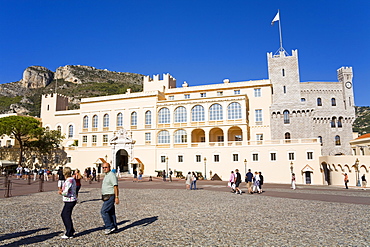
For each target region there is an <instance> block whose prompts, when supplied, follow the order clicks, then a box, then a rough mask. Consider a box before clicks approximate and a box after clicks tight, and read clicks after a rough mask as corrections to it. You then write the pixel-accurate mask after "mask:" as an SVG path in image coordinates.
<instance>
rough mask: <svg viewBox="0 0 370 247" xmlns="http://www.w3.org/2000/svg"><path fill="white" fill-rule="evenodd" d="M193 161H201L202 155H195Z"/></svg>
mask: <svg viewBox="0 0 370 247" xmlns="http://www.w3.org/2000/svg"><path fill="white" fill-rule="evenodd" d="M195 162H202V156H201V155H199V154H197V155H195Z"/></svg>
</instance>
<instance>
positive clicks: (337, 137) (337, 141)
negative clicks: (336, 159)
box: [335, 135, 341, 146]
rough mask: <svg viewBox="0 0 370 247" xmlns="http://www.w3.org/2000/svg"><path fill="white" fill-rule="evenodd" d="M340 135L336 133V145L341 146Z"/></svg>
mask: <svg viewBox="0 0 370 247" xmlns="http://www.w3.org/2000/svg"><path fill="white" fill-rule="evenodd" d="M340 145H341V144H340V136H338V135H336V136H335V146H340Z"/></svg>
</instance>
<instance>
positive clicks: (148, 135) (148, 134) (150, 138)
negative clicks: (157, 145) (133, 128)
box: [145, 132, 152, 142]
mask: <svg viewBox="0 0 370 247" xmlns="http://www.w3.org/2000/svg"><path fill="white" fill-rule="evenodd" d="M151 140H152V135H151V133H149V132H148V133H145V141H147V142H150V141H151Z"/></svg>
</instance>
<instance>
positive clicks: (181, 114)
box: [174, 106, 187, 123]
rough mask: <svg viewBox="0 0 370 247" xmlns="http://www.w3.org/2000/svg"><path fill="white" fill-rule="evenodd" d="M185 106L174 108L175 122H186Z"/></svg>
mask: <svg viewBox="0 0 370 247" xmlns="http://www.w3.org/2000/svg"><path fill="white" fill-rule="evenodd" d="M186 118H187V116H186V108H185V107H183V106H179V107H177V108H176V109H175V119H174V122H175V123H186V121H187V120H186Z"/></svg>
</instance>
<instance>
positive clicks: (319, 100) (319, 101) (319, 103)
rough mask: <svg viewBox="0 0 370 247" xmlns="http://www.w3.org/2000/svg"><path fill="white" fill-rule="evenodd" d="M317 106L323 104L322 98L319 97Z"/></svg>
mask: <svg viewBox="0 0 370 247" xmlns="http://www.w3.org/2000/svg"><path fill="white" fill-rule="evenodd" d="M317 106H322V102H321V98H317Z"/></svg>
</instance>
